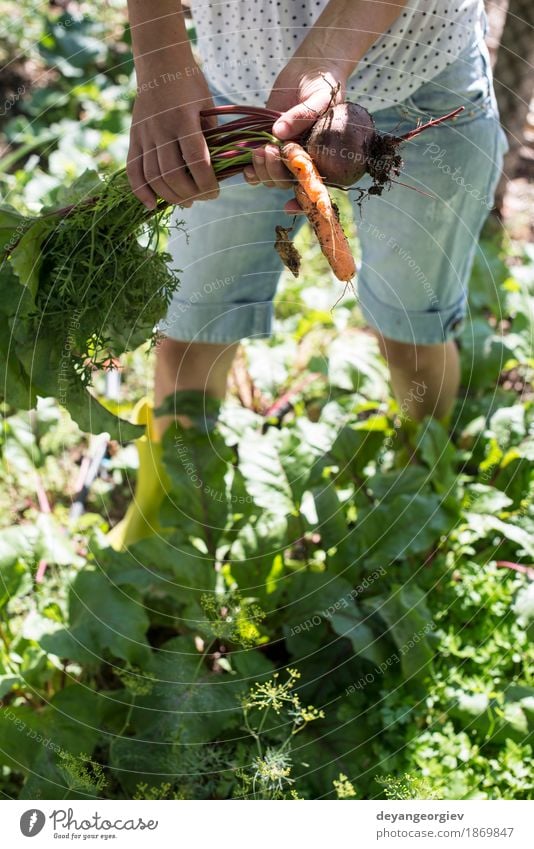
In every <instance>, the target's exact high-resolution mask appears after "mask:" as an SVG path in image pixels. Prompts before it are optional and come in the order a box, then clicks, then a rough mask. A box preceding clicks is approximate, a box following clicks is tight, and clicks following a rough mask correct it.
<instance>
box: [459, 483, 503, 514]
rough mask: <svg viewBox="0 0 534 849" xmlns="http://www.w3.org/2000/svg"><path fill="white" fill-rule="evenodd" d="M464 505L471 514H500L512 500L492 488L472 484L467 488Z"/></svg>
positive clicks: (480, 484)
mask: <svg viewBox="0 0 534 849" xmlns="http://www.w3.org/2000/svg"><path fill="white" fill-rule="evenodd" d="M465 500H466V505H465V506H464V509H468V510H469V512H471V513H493V514H495V513H501V512H502V511H503V510H505V509H506V508H507V507H509V506H510V505H511V504H512V499H511V498H508V496H507V495H506V494H505V493H504V492H501V490H500V489H497V488H496V487H494V486H486V485H485V484H482V483H474V484H471V485H470V486H468V487H467V490H466V494H465Z"/></svg>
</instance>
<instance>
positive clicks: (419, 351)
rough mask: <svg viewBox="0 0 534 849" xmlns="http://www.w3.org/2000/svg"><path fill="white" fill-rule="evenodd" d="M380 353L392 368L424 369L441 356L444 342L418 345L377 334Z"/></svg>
mask: <svg viewBox="0 0 534 849" xmlns="http://www.w3.org/2000/svg"><path fill="white" fill-rule="evenodd" d="M377 338H378V345H379V348H380V353H381V354H382V356H383V357H384V359H385V360H386V361H387V363H388V365H389V366H390V367H392V368H396V369H401V370H403V371H404V370H405V371H409V372H417V371H426V370H427V369H428V368H429V367H431V366H432V365H435V363H436V360H441V359H442V357H443V349H444V347H446V343H445V344H437V345H418V344H416V343H415V342H414V343H411V342H398V341H397V340H396V339H388V338H387V337H385V336H380V335H378V334H377Z"/></svg>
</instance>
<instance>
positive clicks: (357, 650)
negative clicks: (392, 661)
mask: <svg viewBox="0 0 534 849" xmlns="http://www.w3.org/2000/svg"><path fill="white" fill-rule="evenodd" d="M330 622H331V625H332V628H333V629H334V631H335V632H336V634H339V636H340V637H346V638H347V639H348V640H350V641H351V643H352V647H353V649H354V654H356V655H358V657H362V658H364V659H365V660H369V661H371V663H375V664H377V665H379V664H381V663H383V662H384V661H385V660H386V659H387V657H388V647H387V644H386V643H385V641H384V640H383V639H382V638H381V637H380V635H377V634H376V633H375V632H374V631H373V629H372V628H371V625H370V623H369V617H366V616H365V615H364V614H362V613H361V611H359V610H358V608H357V607H355V606H354V605H351V606H350V607H348V608H347V609H344V610H340V611H339V613H334V615H333V616H332V617H331V618H330Z"/></svg>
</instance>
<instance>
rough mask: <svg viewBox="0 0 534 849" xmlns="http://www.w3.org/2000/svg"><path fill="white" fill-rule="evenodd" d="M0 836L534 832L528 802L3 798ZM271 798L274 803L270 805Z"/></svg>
mask: <svg viewBox="0 0 534 849" xmlns="http://www.w3.org/2000/svg"><path fill="white" fill-rule="evenodd" d="M1 805H2V808H1V812H2V838H3V842H4V841H5V843H4V845H5V846H9V847H12V846H17V847H18V846H25V847H29V846H31V847H33V849H40V847H49V846H56V847H57V846H61V845H65V844H66V843H67V842H70V843H71V844H72V843H78V844H79V845H81V844H85V845H87V844H92V845H95V844H96V845H99V846H102V845H103V844H107V845H108V846H109V845H111V846H116V847H117V849H119V847H135V846H143V847H147V849H149V847H154V849H156V847H157V849H167V847H171V846H172V847H181V846H187V849H197V847H198V848H199V849H203V847H205V846H209V845H210V844H211V845H216V846H217V849H273V846H290V845H291V844H292V843H293V842H295V844H296V841H298V843H299V845H300V846H303V847H306V849H324V847H325V846H329V845H331V844H333V843H334V842H335V843H337V842H338V841H339V839H340V837H341V836H342V842H343V846H344V847H347V849H351V847H354V849H369V847H371V846H377V847H396V848H397V849H408V847H409V849H418V847H420V849H439V847H450V846H455V847H463V846H465V847H472V849H475V847H490V849H491V847H499V849H501V847H503V849H508V847H510V849H516V847H517V849H526V847H528V846H532V845H534V844H533V842H532V821H533V814H534V810H533V808H534V803H532V802H513V801H510V802H508V801H495V802H491V801H488V802H482V801H472V802H415V801H413V802H412V801H410V802H375V801H368V802H366V801H362V802H360V801H345V802H339V801H316V802H313V801H293V802H247V801H235V802H232V801H228V802H224V801H202V802H201V801H174V802H173V801H161V802H159V801H158V802H150V801H146V802H145V801H135V802H130V801H87V800H83V801H74V802H68V801H46V800H36V801H35V802H33V801H4V802H2V803H1ZM275 808H276V810H275Z"/></svg>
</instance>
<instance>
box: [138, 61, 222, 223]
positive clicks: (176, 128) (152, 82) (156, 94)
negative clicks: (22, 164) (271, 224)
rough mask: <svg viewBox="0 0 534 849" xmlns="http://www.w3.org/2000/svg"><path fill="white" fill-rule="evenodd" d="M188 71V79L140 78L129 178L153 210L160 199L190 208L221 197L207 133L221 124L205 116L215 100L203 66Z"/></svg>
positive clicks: (162, 74) (164, 75)
mask: <svg viewBox="0 0 534 849" xmlns="http://www.w3.org/2000/svg"><path fill="white" fill-rule="evenodd" d="M152 70H153V69H152ZM187 71H188V73H187V76H186V78H183V74H182V75H179V76H178V75H177V74H176V73H174V74H171V73H165V72H163V71H161V72H160V73H159V74H154V73H153V75H152V76H151V77H150V79H148V78H145V77H140V78H138V95H137V99H136V101H135V105H134V109H133V120H132V128H131V132H130V149H129V152H128V165H127V173H128V178H129V180H130V185H131V187H132V190H133V192H134V194H135V195H137V197H138V198H139V200H140V201H141V202H142V203H144V204H145V206H147V207H148V208H149V209H154V207H155V206H156V201H157V198H163V199H164V200H166V201H168V202H169V203H171V204H180V206H187V207H189V206H191V204H192V203H193V201H194V200H209V199H212V198H215V197H217V195H218V194H219V185H218V182H217V177H216V176H215V172H214V171H213V168H212V166H211V162H210V155H209V151H208V146H207V144H206V141H205V139H204V136H203V133H202V130H205V129H207V128H208V127H212V126H215V125H216V124H217V119H216V118H201V117H200V111H201V109H207V108H209V107H211V106H213V100H212V97H211V94H210V91H209V88H208V84H207V82H206V80H205V78H204V75H203V74H202V72H201V71H200V69H199V68H198V66H196V65H195V66H191V67H189V68H187ZM184 74H185V71H184Z"/></svg>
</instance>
